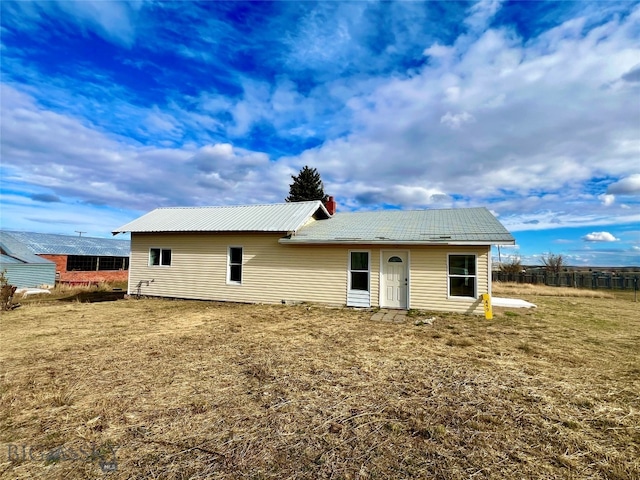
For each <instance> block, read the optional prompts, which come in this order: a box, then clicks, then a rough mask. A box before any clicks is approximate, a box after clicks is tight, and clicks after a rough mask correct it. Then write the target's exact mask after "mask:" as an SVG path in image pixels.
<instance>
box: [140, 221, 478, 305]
mask: <svg viewBox="0 0 640 480" xmlns="http://www.w3.org/2000/svg"><path fill="white" fill-rule="evenodd" d="M279 237H280V236H279V235H276V234H265V233H253V234H133V235H132V239H131V267H130V271H129V273H130V282H129V289H130V293H135V290H136V288H135V287H136V285H137V283H138V282H139V281H140V280H151V279H153V280H154V282H153V283H152V284H151V285H149V286H148V287H147V286H142V293H143V294H146V295H157V296H168V297H178V298H197V299H205V300H227V301H238V302H260V303H280V302H281V301H282V300H285V301H294V302H301V301H306V302H316V303H326V304H338V305H344V304H345V303H346V296H347V277H348V272H347V267H348V264H349V262H348V252H349V251H352V250H362V251H369V252H370V253H371V305H372V306H378V305H379V298H380V297H379V288H380V281H381V278H380V256H381V250H394V249H393V248H388V247H378V246H376V247H372V246H371V245H363V246H358V245H345V246H339V245H332V246H323V245H282V244H279V243H278V239H279ZM229 246H239V247H243V261H244V265H243V272H242V274H243V282H242V285H233V284H227V281H226V280H227V250H228V247H229ZM151 247H159V248H170V249H171V250H172V263H171V266H170V267H160V266H155V267H150V266H148V258H149V249H150V248H151ZM397 250H403V251H409V264H410V277H409V278H410V298H409V308H417V309H427V310H441V311H458V312H468V313H472V312H473V313H477V314H481V313H483V308H482V304H481V302H480V300H476V301H471V300H462V299H449V298H447V253H469V254H476V255H477V256H478V295H480V294H482V293H485V292H487V291H488V258H489V252H490V250H489V247H444V246H421V247H411V248H398V249H397Z"/></svg>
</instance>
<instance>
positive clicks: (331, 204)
mask: <svg viewBox="0 0 640 480" xmlns="http://www.w3.org/2000/svg"><path fill="white" fill-rule="evenodd" d="M324 206H325V208H326V209H327V211H328V212H329V215H333V214H334V213H336V207H337V206H338V205H337V204H336V201H335V200H334V199H333V196H329V200H327V203H325V204H324Z"/></svg>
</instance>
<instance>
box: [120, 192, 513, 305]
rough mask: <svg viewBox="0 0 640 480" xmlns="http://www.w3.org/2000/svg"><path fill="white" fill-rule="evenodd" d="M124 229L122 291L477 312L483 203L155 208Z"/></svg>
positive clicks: (497, 235) (482, 270)
mask: <svg viewBox="0 0 640 480" xmlns="http://www.w3.org/2000/svg"><path fill="white" fill-rule="evenodd" d="M121 232H131V268H130V270H129V293H142V294H144V295H150V296H160V297H176V298H191V299H203V300H222V301H236V302H256V303H281V302H282V303H288V302H313V303H323V304H336V305H347V306H354V307H383V308H397V309H407V308H416V309H428V310H442V311H458V312H468V313H478V314H480V313H483V306H482V304H481V295H482V294H483V293H490V289H491V281H490V279H491V245H492V244H513V243H515V242H514V238H513V237H512V236H511V234H510V233H509V232H508V231H507V230H506V229H505V228H504V227H503V226H502V224H500V222H498V221H497V220H496V218H495V217H494V216H493V215H492V214H491V213H490V212H489V211H488V210H487V209H486V208H466V209H448V210H420V211H398V210H385V211H377V212H352V213H335V202H334V201H333V198H330V200H329V202H328V203H327V205H326V206H325V205H323V204H322V203H321V202H299V203H282V204H272V205H241V206H224V207H188V208H159V209H156V210H153V211H151V212H149V213H147V214H146V215H143V216H142V217H140V218H138V219H136V220H133V221H132V222H130V223H128V224H126V225H123V226H121V227H120V228H118V229H116V230H115V231H114V232H113V233H114V235H115V234H117V233H121Z"/></svg>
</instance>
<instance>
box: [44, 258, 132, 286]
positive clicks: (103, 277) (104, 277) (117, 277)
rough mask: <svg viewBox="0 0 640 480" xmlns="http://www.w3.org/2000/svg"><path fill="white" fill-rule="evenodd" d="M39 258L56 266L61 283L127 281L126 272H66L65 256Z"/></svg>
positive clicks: (127, 272)
mask: <svg viewBox="0 0 640 480" xmlns="http://www.w3.org/2000/svg"><path fill="white" fill-rule="evenodd" d="M38 256H39V257H42V258H46V259H47V260H51V261H52V262H55V264H56V273H59V274H60V277H59V278H58V280H59V281H61V282H87V283H88V282H122V281H124V282H126V281H127V280H128V279H129V271H128V270H99V271H97V272H95V271H91V272H67V256H66V255H49V254H42V255H38Z"/></svg>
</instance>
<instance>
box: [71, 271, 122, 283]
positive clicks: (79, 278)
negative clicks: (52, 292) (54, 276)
mask: <svg viewBox="0 0 640 480" xmlns="http://www.w3.org/2000/svg"><path fill="white" fill-rule="evenodd" d="M128 279H129V271H128V270H100V271H97V272H60V281H61V282H87V283H88V282H122V281H124V282H126V281H127V280H128Z"/></svg>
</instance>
